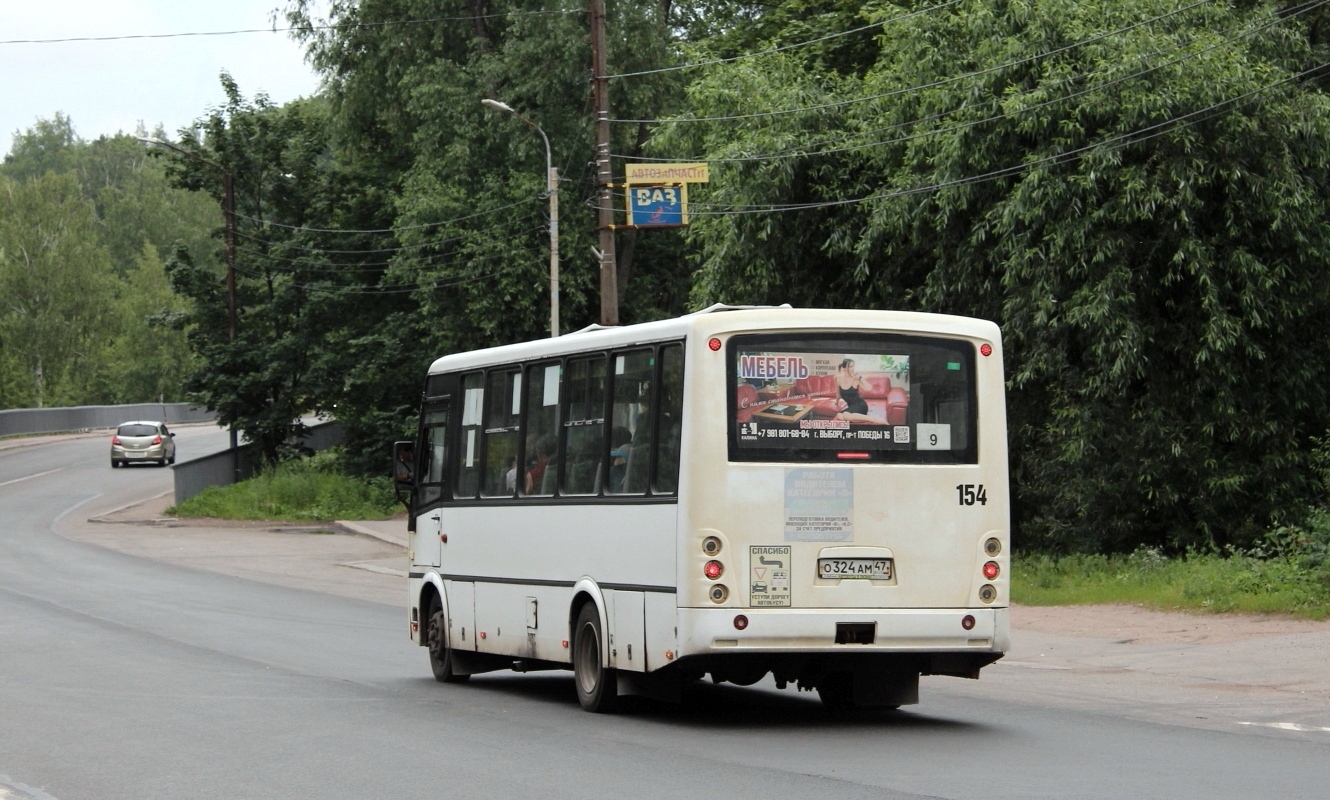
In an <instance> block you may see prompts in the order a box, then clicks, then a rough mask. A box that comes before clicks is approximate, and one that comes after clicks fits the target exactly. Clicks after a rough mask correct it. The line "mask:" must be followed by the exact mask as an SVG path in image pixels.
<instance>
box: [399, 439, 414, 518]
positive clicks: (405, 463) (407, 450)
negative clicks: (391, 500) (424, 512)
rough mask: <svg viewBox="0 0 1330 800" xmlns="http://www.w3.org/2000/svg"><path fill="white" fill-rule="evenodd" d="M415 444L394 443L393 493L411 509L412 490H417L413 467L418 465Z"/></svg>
mask: <svg viewBox="0 0 1330 800" xmlns="http://www.w3.org/2000/svg"><path fill="white" fill-rule="evenodd" d="M415 455H416V446H415V443H414V442H393V493H394V494H396V495H397V501H398V502H399V503H401V504H402V505H404V506H406V507H407V509H410V508H411V499H410V498H411V490H412V489H414V488H416V476H415V475H414V474H413V469H412V465H413V464H415V463H416V459H415Z"/></svg>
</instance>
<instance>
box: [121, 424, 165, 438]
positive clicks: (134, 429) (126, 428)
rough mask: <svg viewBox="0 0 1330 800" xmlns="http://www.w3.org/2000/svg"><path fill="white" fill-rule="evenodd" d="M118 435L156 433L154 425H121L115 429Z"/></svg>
mask: <svg viewBox="0 0 1330 800" xmlns="http://www.w3.org/2000/svg"><path fill="white" fill-rule="evenodd" d="M116 433H117V434H119V435H120V436H155V435H156V434H157V426H156V425H121V426H120V429H119V430H118V431H116Z"/></svg>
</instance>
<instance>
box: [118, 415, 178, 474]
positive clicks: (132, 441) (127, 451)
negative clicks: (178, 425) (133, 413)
mask: <svg viewBox="0 0 1330 800" xmlns="http://www.w3.org/2000/svg"><path fill="white" fill-rule="evenodd" d="M135 461H156V462H157V465H158V466H159V467H164V466H166V465H167V464H174V463H175V434H174V433H171V432H170V431H168V430H167V429H166V423H164V422H146V421H142V420H139V421H135V422H125V423H122V424H121V425H120V427H119V428H116V431H115V435H114V436H112V437H111V466H112V467H123V466H124V465H126V464H129V463H132V462H135Z"/></svg>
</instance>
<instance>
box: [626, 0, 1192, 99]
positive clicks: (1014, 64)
mask: <svg viewBox="0 0 1330 800" xmlns="http://www.w3.org/2000/svg"><path fill="white" fill-rule="evenodd" d="M1212 2H1214V0H1197V2H1194V3H1192V4H1191V5H1189V6H1183V7H1182V8H1178V9H1174V10H1173V11H1170V12H1168V13H1166V14H1160V15H1159V16H1156V17H1151V18H1150V19H1147V20H1142V21H1140V22H1136V23H1133V24H1131V25H1127V26H1125V27H1122V28H1118V29H1117V30H1113V31H1108V32H1106V33H1102V34H1099V35H1098V36H1092V37H1090V38H1089V39H1083V40H1081V41H1079V42H1073V43H1071V44H1068V45H1063V46H1062V47H1058V48H1054V49H1053V50H1048V51H1046V52H1043V53H1038V54H1036V55H1032V56H1026V57H1024V58H1019V59H1016V60H1015V61H1007V62H1005V63H1002V64H996V65H994V66H991V67H985V68H984V69H981V70H976V71H974V72H967V73H963V74H961V75H953V76H951V77H948V78H943V79H942V80H938V81H934V82H932V83H925V84H919V85H917V86H908V87H905V88H902V89H893V90H891V91H889V92H883V93H881V94H874V95H868V96H866V97H855V98H851V99H849V100H839V101H836V102H834V103H823V104H820V105H813V106H803V107H800V108H785V109H776V110H772V111H760V112H755V113H752V114H731V115H728V116H719V117H679V118H675V119H664V120H650V119H612V120H610V122H623V123H644V122H645V123H656V124H662V125H663V124H670V125H674V124H682V123H689V122H729V121H733V120H740V119H758V118H762V117H774V116H781V115H785V114H799V113H802V112H804V111H822V110H825V109H828V108H839V107H841V106H847V105H853V104H856V103H867V102H871V101H873V100H881V99H883V98H887V97H894V96H896V95H900V94H908V93H911V92H918V91H923V90H924V89H935V88H937V87H939V86H945V85H946V84H948V83H954V82H956V81H961V80H965V79H967V78H976V77H979V76H980V75H986V74H988V73H990V72H997V71H998V70H1003V69H1007V68H1009V67H1018V66H1020V65H1022V64H1027V63H1029V62H1031V61H1038V60H1040V59H1043V58H1048V57H1050V56H1055V55H1058V54H1060V53H1065V52H1067V51H1069V50H1074V49H1075V48H1077V47H1083V46H1085V45H1087V44H1094V43H1095V42H1099V41H1102V40H1104V39H1107V38H1109V37H1110V36H1117V35H1119V34H1123V33H1126V32H1128V31H1131V30H1134V29H1136V28H1140V27H1144V26H1146V25H1151V24H1153V23H1156V22H1159V21H1160V20H1163V19H1167V18H1168V17H1171V16H1175V15H1177V14H1181V13H1183V12H1185V11H1190V10H1192V9H1194V8H1196V7H1197V6H1202V5H1207V4H1209V3H1212ZM934 8H940V6H934ZM916 13H918V12H916ZM907 16H912V15H907ZM902 19H904V17H902ZM888 21H891V20H888ZM880 24H885V23H880ZM859 30H863V29H862V28H860V29H859ZM851 32H854V31H851ZM768 52H770V51H768ZM755 55H756V54H755ZM731 60H732V59H731Z"/></svg>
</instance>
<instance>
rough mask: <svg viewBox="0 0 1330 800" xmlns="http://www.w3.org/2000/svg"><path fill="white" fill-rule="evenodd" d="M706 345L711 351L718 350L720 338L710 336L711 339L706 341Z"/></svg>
mask: <svg viewBox="0 0 1330 800" xmlns="http://www.w3.org/2000/svg"><path fill="white" fill-rule="evenodd" d="M707 347H710V348H711V352H713V353H714V352H716V351H717V350H720V339H717V338H715V337H712V339H711V341H709V342H707Z"/></svg>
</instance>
